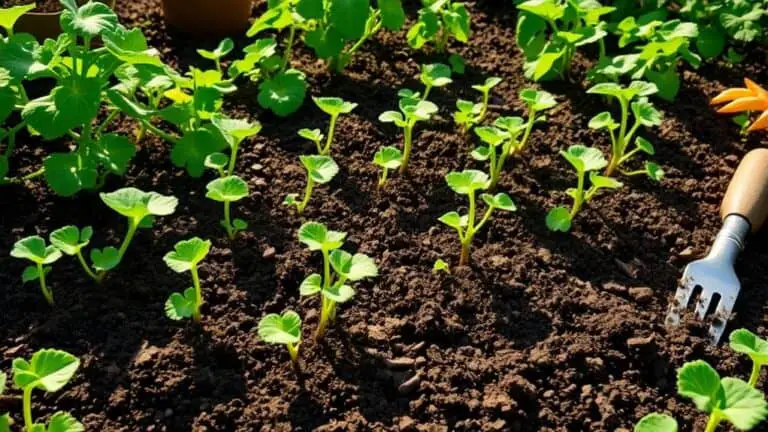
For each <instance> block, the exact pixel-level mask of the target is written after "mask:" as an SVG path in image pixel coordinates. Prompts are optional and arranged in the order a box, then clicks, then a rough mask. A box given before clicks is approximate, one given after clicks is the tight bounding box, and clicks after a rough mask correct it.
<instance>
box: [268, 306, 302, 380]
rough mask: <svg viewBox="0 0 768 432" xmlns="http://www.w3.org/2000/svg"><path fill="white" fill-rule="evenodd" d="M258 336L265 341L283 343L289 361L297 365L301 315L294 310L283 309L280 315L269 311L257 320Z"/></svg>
mask: <svg viewBox="0 0 768 432" xmlns="http://www.w3.org/2000/svg"><path fill="white" fill-rule="evenodd" d="M258 332H259V337H260V338H261V340H263V341H264V342H266V343H270V344H276V345H285V346H286V348H288V354H289V355H290V356H291V362H292V363H293V364H294V366H298V365H299V345H301V317H300V316H299V314H297V313H296V312H294V311H291V310H289V311H285V312H284V313H283V314H282V315H278V314H276V313H271V314H269V315H267V316H265V317H264V318H262V319H261V321H259V330H258Z"/></svg>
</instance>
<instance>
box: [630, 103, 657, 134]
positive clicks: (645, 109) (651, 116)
mask: <svg viewBox="0 0 768 432" xmlns="http://www.w3.org/2000/svg"><path fill="white" fill-rule="evenodd" d="M632 112H633V113H634V114H635V117H636V118H637V120H639V121H640V123H641V124H642V125H643V126H646V127H651V126H658V125H660V124H661V122H662V117H661V113H660V112H659V110H657V109H656V107H654V106H653V104H652V103H651V102H650V101H648V98H646V97H642V98H640V100H638V101H636V102H632Z"/></svg>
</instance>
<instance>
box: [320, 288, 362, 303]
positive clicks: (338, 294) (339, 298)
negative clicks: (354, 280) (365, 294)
mask: <svg viewBox="0 0 768 432" xmlns="http://www.w3.org/2000/svg"><path fill="white" fill-rule="evenodd" d="M354 296H355V290H354V289H352V287H351V286H349V285H341V284H335V285H333V286H331V287H329V288H328V289H324V290H323V297H326V298H329V299H331V300H333V301H335V302H336V303H344V302H346V301H348V300H349V299H351V298H352V297H354Z"/></svg>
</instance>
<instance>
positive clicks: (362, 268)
mask: <svg viewBox="0 0 768 432" xmlns="http://www.w3.org/2000/svg"><path fill="white" fill-rule="evenodd" d="M330 261H331V266H333V269H334V270H335V271H336V273H338V274H339V275H340V276H343V277H344V278H346V279H349V280H351V281H353V282H357V281H361V280H363V279H365V278H369V277H376V276H378V275H379V268H378V267H376V263H375V262H373V260H372V259H371V258H370V257H369V256H368V255H364V254H359V253H358V254H355V255H352V254H350V253H348V252H344V251H343V250H340V249H336V250H334V251H333V252H331V257H330Z"/></svg>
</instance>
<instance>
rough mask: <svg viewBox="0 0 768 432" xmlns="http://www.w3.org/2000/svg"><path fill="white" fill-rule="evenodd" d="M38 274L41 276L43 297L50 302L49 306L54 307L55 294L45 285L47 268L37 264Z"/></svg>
mask: <svg viewBox="0 0 768 432" xmlns="http://www.w3.org/2000/svg"><path fill="white" fill-rule="evenodd" d="M37 273H38V274H39V275H40V288H41V289H42V290H43V295H44V296H45V299H46V300H48V304H50V305H51V306H53V305H54V302H53V293H52V292H51V290H49V289H48V286H47V285H46V284H45V268H44V267H43V264H42V263H38V264H37Z"/></svg>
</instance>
